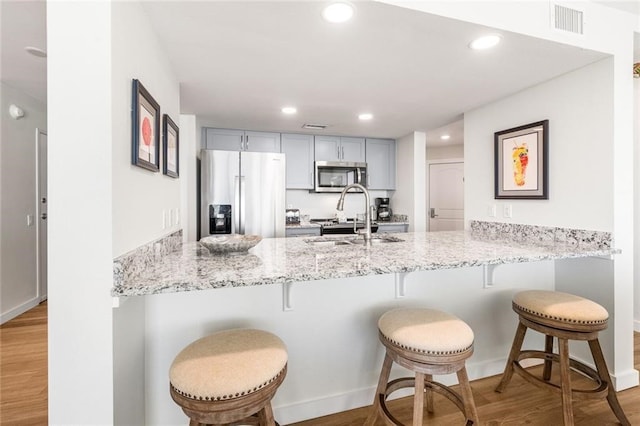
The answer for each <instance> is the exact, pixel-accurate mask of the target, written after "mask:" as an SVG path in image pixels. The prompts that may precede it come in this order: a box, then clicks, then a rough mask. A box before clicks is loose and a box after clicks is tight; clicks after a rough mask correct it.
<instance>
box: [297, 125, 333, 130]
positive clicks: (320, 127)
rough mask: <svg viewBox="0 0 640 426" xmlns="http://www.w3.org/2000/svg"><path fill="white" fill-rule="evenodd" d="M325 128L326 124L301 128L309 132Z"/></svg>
mask: <svg viewBox="0 0 640 426" xmlns="http://www.w3.org/2000/svg"><path fill="white" fill-rule="evenodd" d="M327 127H329V126H327V125H326V124H305V125H303V126H302V128H303V129H309V130H324V129H326V128H327Z"/></svg>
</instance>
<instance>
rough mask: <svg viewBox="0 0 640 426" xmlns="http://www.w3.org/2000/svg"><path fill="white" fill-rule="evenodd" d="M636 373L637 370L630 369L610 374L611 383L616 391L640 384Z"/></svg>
mask: <svg viewBox="0 0 640 426" xmlns="http://www.w3.org/2000/svg"><path fill="white" fill-rule="evenodd" d="M638 374H639V373H638V370H634V369H631V370H628V371H625V372H623V373H621V374H617V375H615V376H613V375H612V376H611V383H613V387H614V388H615V390H616V391H617V392H620V391H622V390H625V389H629V388H633V387H636V386H638V384H640V382H639V378H640V376H639V375H638Z"/></svg>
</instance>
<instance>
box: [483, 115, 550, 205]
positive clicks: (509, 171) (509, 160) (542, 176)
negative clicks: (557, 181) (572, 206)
mask: <svg viewBox="0 0 640 426" xmlns="http://www.w3.org/2000/svg"><path fill="white" fill-rule="evenodd" d="M548 157H549V120H542V121H536V122H535V123H529V124H525V125H523V126H519V127H514V128H511V129H507V130H502V131H499V132H496V133H495V135H494V158H495V160H494V169H495V199H530V200H531V199H538V200H548V199H549V188H548V181H549V166H548Z"/></svg>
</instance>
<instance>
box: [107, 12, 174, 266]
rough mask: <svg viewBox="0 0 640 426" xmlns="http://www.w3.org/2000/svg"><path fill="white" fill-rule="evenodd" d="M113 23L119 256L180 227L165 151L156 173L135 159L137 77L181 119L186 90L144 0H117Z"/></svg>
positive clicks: (115, 201)
mask: <svg viewBox="0 0 640 426" xmlns="http://www.w3.org/2000/svg"><path fill="white" fill-rule="evenodd" d="M112 26H113V27H112V31H113V33H112V34H113V38H112V43H113V45H112V53H113V57H112V70H113V76H112V78H113V100H112V102H113V108H112V110H113V129H114V130H113V132H114V134H113V140H114V143H113V206H112V208H113V256H114V257H117V256H119V255H121V254H124V253H126V252H128V251H130V250H132V249H134V248H136V247H139V246H141V245H143V244H146V243H148V242H149V241H152V240H154V239H156V238H158V237H161V236H163V235H166V234H169V233H171V232H173V231H175V230H177V229H179V228H180V226H179V225H178V224H176V223H175V222H176V210H178V209H180V205H181V201H180V179H173V178H170V177H168V176H165V175H163V174H162V155H161V156H160V158H161V161H160V171H159V172H156V173H154V172H151V171H149V170H146V169H143V168H141V167H137V166H134V165H132V164H131V80H132V79H134V78H137V79H138V80H140V82H141V83H142V84H143V85H144V87H145V88H146V89H147V90H148V91H149V93H151V95H152V96H153V97H154V99H155V100H156V101H157V102H158V104H160V113H161V115H164V114H169V116H170V117H171V119H172V120H173V121H174V122H175V123H179V119H180V91H179V85H178V80H177V79H176V77H175V76H174V75H173V73H172V71H171V64H170V63H169V60H168V58H167V56H166V53H165V50H164V47H163V46H161V45H160V44H159V42H158V40H157V38H156V35H155V32H154V30H153V29H152V28H151V24H150V22H149V21H148V18H147V16H146V14H145V12H144V10H143V9H142V6H141V5H140V4H139V3H138V2H115V3H114V4H113V18H112ZM160 118H161V120H162V117H160ZM161 123H162V121H161ZM161 126H162V124H161ZM161 146H162V144H161ZM161 151H162V149H161ZM182 152H184V151H183V150H181V153H182ZM182 171H183V172H185V173H186V171H185V170H182ZM178 214H179V212H178ZM163 215H164V217H165V222H166V226H165V227H163Z"/></svg>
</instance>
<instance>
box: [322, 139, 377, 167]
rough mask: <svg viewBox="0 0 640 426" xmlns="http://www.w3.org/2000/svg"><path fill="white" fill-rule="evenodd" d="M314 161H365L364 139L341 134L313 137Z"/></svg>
mask: <svg viewBox="0 0 640 426" xmlns="http://www.w3.org/2000/svg"><path fill="white" fill-rule="evenodd" d="M315 159H316V161H348V162H364V161H365V139H364V138H348V137H341V136H316V137H315Z"/></svg>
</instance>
